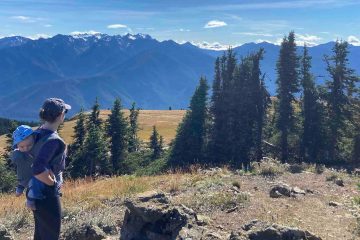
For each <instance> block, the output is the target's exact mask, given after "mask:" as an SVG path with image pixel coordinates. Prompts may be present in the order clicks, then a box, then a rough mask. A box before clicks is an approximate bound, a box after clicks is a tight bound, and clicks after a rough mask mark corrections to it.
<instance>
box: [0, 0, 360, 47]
mask: <svg viewBox="0 0 360 240" xmlns="http://www.w3.org/2000/svg"><path fill="white" fill-rule="evenodd" d="M291 30H294V31H295V32H296V34H297V40H298V41H299V43H301V42H304V41H305V42H307V43H308V44H310V45H316V44H319V43H324V42H328V41H332V40H334V39H343V40H349V41H350V42H352V43H353V44H355V45H357V44H358V45H360V40H359V39H360V0H293V1H283V0H276V1H275V0H274V1H272V0H239V1H230V0H221V1H219V0H217V1H213V0H207V1H205V0H191V1H190V0H180V1H177V0H154V1H151V0H141V1H140V0H129V1H123V0H117V1H115V0H103V1H100V0H98V1H91V0H87V1H85V0H57V1H55V0H54V1H49V0H26V1H25V0H0V37H4V36H12V35H21V36H28V37H33V38H36V37H39V36H53V35H56V34H58V33H61V34H70V33H72V32H89V31H93V32H101V33H107V34H111V35H115V34H121V35H123V34H125V33H132V34H136V33H146V34H149V35H151V36H152V37H154V38H156V39H158V40H166V39H173V40H176V41H178V42H185V41H190V42H194V43H202V42H208V43H215V42H218V43H220V44H223V45H233V46H235V45H240V44H243V43H246V42H256V41H269V42H273V43H276V42H279V41H280V40H281V38H282V37H283V36H284V34H286V33H288V32H289V31H291Z"/></svg>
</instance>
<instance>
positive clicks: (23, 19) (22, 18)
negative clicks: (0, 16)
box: [11, 16, 39, 23]
mask: <svg viewBox="0 0 360 240" xmlns="http://www.w3.org/2000/svg"><path fill="white" fill-rule="evenodd" d="M11 18H12V19H15V20H17V21H19V22H24V23H34V22H36V21H37V20H39V19H35V18H31V17H27V16H12V17H11Z"/></svg>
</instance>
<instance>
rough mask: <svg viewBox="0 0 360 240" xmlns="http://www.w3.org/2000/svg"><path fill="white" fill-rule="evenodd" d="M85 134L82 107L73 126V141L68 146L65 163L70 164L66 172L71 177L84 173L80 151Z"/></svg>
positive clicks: (84, 117)
mask: <svg viewBox="0 0 360 240" xmlns="http://www.w3.org/2000/svg"><path fill="white" fill-rule="evenodd" d="M86 136H87V128H86V116H85V114H84V110H83V108H81V109H80V112H79V114H78V116H77V120H76V123H75V127H74V135H73V138H74V141H73V143H72V144H70V145H69V146H68V157H67V164H68V165H69V166H70V167H69V169H68V172H69V174H70V175H71V176H72V177H80V176H84V175H85V172H84V170H83V169H84V168H83V166H84V165H85V163H84V159H83V158H82V156H83V154H82V151H83V147H84V142H85V139H86Z"/></svg>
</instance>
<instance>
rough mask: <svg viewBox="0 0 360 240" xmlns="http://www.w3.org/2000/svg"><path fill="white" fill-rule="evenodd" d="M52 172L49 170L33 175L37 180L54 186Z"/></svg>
mask: <svg viewBox="0 0 360 240" xmlns="http://www.w3.org/2000/svg"><path fill="white" fill-rule="evenodd" d="M51 173H52V172H51V171H49V170H46V171H43V172H42V173H40V174H38V175H35V176H34V177H36V178H37V179H38V180H39V181H41V182H43V183H45V184H46V185H48V186H54V184H55V178H54V177H55V176H54V174H51Z"/></svg>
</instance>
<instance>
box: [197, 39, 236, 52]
mask: <svg viewBox="0 0 360 240" xmlns="http://www.w3.org/2000/svg"><path fill="white" fill-rule="evenodd" d="M191 44H192V45H195V46H197V47H199V48H204V49H209V50H216V51H222V50H227V49H228V48H229V47H233V48H234V47H237V46H239V45H235V46H234V45H226V44H221V43H219V42H213V43H209V42H206V41H204V42H201V43H196V42H191Z"/></svg>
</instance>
